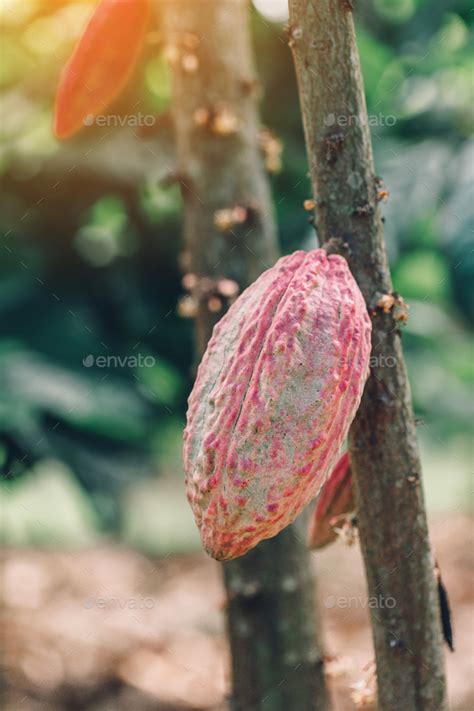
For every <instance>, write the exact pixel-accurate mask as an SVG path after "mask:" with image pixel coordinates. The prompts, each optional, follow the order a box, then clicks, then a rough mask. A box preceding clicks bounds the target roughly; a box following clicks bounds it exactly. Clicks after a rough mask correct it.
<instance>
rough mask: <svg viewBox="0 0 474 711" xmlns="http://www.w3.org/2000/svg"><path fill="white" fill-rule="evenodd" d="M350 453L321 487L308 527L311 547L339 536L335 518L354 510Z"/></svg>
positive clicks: (330, 541)
mask: <svg viewBox="0 0 474 711" xmlns="http://www.w3.org/2000/svg"><path fill="white" fill-rule="evenodd" d="M354 507H355V503H354V491H353V489H352V472H351V464H350V461H349V453H348V452H344V454H342V455H341V457H340V458H339V460H338V462H337V464H336V466H335V467H334V469H333V470H332V472H331V473H330V475H329V477H328V478H327V481H326V482H325V484H324V485H323V488H322V489H321V493H320V495H319V498H318V500H317V502H316V507H315V509H314V511H313V514H312V516H311V520H310V522H309V529H308V545H309V547H310V548H324V546H327V545H328V543H332V542H333V541H335V540H336V538H337V533H336V531H335V529H334V526H333V525H332V522H333V520H334V519H337V518H338V517H340V516H344V515H345V514H349V513H350V512H351V511H354Z"/></svg>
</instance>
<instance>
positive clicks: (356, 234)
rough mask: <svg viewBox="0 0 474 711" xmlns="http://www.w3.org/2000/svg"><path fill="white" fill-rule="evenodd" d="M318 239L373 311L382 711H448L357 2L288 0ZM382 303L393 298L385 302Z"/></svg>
mask: <svg viewBox="0 0 474 711" xmlns="http://www.w3.org/2000/svg"><path fill="white" fill-rule="evenodd" d="M289 5H290V25H289V41H290V45H291V47H292V50H293V54H294V59H295V65H296V73H297V77H298V84H299V91H300V99H301V106H302V112H303V120H304V127H305V134H306V142H307V149H308V156H309V163H310V168H311V177H312V183H313V190H314V198H315V202H316V209H315V220H316V226H317V230H318V235H319V238H320V241H321V242H322V243H324V244H325V245H326V246H327V247H329V248H330V249H332V250H337V251H339V252H341V253H342V254H344V255H345V256H346V257H347V259H348V261H349V264H350V267H351V270H352V272H353V274H354V276H355V277H356V279H357V281H358V283H359V286H360V288H361V290H362V292H363V294H364V297H365V300H366V303H367V307H368V309H369V311H370V313H371V314H372V315H373V343H372V346H373V353H372V356H373V357H372V362H374V363H375V365H374V366H373V367H372V370H371V376H370V379H369V381H368V382H367V386H366V388H365V393H364V396H363V399H362V403H361V406H360V409H359V412H358V414H357V416H356V419H355V421H354V423H353V425H352V428H351V432H350V452H351V462H352V466H353V469H354V479H355V493H356V502H357V510H358V520H359V527H360V538H361V545H362V552H363V555H364V560H365V567H366V575H367V581H368V587H369V595H370V596H375V597H377V598H378V599H380V600H382V601H384V604H383V606H380V607H378V608H377V609H372V610H371V612H372V624H373V635H374V643H375V651H376V661H377V676H378V699H379V701H378V703H379V708H380V709H381V710H383V711H388V710H389V709H390V710H391V711H392V710H393V711H400V709H403V711H425V710H426V711H427V710H428V709H429V710H430V711H440V710H441V709H443V708H445V706H446V687H445V678H444V662H443V653H442V646H441V645H442V643H441V634H440V624H439V609H438V600H437V597H436V589H435V579H434V574H433V560H432V557H431V553H430V546H429V538H428V530H427V522H426V514H425V508H424V502H423V493H422V488H421V468H420V461H419V455H418V448H417V440H416V432H415V424H414V418H413V411H412V405H411V397H410V388H409V383H408V380H407V374H406V370H405V365H404V361H403V354H402V348H401V343H400V322H399V320H397V319H399V318H400V317H401V318H404V317H405V312H404V310H403V305H402V304H401V302H400V301H399V300H398V297H397V296H396V295H395V296H393V295H392V284H391V279H390V272H389V267H388V264H387V256H386V251H385V246H384V240H383V224H382V221H381V215H380V210H379V207H378V201H379V199H380V198H381V197H382V196H383V195H384V193H383V186H382V185H381V183H380V181H379V179H378V178H376V176H375V172H374V165H373V158H372V147H371V141H370V135H369V129H368V121H367V110H366V106H365V98H364V91H363V82H362V77H361V72H360V65H359V56H358V51H357V45H356V39H355V32H354V26H353V19H352V12H351V2H350V1H349V0H290V3H289ZM384 295H385V296H384Z"/></svg>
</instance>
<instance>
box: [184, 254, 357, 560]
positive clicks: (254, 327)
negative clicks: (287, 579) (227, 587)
mask: <svg viewBox="0 0 474 711" xmlns="http://www.w3.org/2000/svg"><path fill="white" fill-rule="evenodd" d="M370 331H371V324H370V319H369V317H368V315H367V310H366V307H365V303H364V299H363V297H362V294H361V293H360V291H359V288H358V286H357V284H356V282H355V281H354V279H353V277H352V275H351V273H350V271H349V268H348V266H347V263H346V261H345V260H344V259H343V258H342V257H340V256H338V255H331V256H327V254H326V252H325V251H324V250H322V249H317V250H314V251H311V252H301V251H298V252H295V253H294V254H292V255H290V256H287V257H283V258H282V259H280V260H279V261H278V262H277V263H276V265H275V266H274V267H272V268H271V269H268V270H267V271H266V272H264V273H263V274H262V275H261V276H260V277H259V278H258V279H257V281H256V282H254V283H253V284H252V285H251V286H250V287H249V288H248V289H246V290H245V291H244V292H243V293H242V294H241V295H240V297H239V298H238V299H237V300H236V301H235V303H234V304H233V305H232V306H231V308H230V309H229V311H228V312H227V314H226V315H225V316H224V317H223V318H222V319H221V320H220V322H219V323H218V324H217V325H216V327H215V328H214V332H213V334H212V337H211V339H210V341H209V343H208V347H207V350H206V353H205V354H204V357H203V359H202V362H201V364H200V366H199V369H198V373H197V377H196V382H195V384H194V388H193V390H192V392H191V395H190V397H189V401H188V404H189V407H188V413H187V426H186V429H185V432H184V447H183V458H184V469H185V474H186V491H187V496H188V499H189V502H190V504H191V508H192V509H193V512H194V516H195V519H196V523H197V525H198V528H199V530H200V533H201V539H202V543H203V545H204V548H205V549H206V551H207V552H208V553H209V554H210V555H211V556H213V557H214V558H217V559H218V560H228V559H231V558H235V557H237V556H240V555H243V554H244V553H246V552H247V551H248V550H249V549H250V548H253V547H254V546H256V545H257V543H258V542H259V541H261V540H262V539H264V538H271V537H272V536H275V535H276V534H277V533H279V531H281V530H282V529H283V528H285V527H286V526H288V525H289V524H290V523H291V522H292V521H293V520H294V519H295V518H296V517H297V516H298V514H299V513H300V512H301V511H302V510H303V508H304V507H305V506H306V505H307V504H308V503H309V501H310V500H311V499H313V498H314V497H315V496H316V494H317V493H318V491H319V489H320V487H321V486H322V484H323V483H324V481H325V479H326V477H327V475H328V473H329V472H330V471H331V470H332V469H333V467H334V464H335V462H336V460H337V457H338V454H339V451H340V449H341V445H342V441H343V440H344V438H345V436H346V434H347V430H348V428H349V425H350V424H351V422H352V419H353V418H354V415H355V413H356V410H357V408H358V405H359V402H360V398H361V394H362V390H363V387H364V384H365V381H366V378H367V375H368V364H369V354H370Z"/></svg>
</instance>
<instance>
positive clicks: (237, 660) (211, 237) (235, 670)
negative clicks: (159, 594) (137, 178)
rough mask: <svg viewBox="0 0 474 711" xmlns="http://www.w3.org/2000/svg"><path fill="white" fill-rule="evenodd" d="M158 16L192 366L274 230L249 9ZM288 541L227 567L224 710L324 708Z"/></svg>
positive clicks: (224, 4)
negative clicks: (228, 670) (192, 328)
mask: <svg viewBox="0 0 474 711" xmlns="http://www.w3.org/2000/svg"><path fill="white" fill-rule="evenodd" d="M160 7H161V8H162V11H163V17H164V24H165V37H166V41H167V43H168V47H167V56H168V58H169V60H170V64H171V69H172V72H173V84H174V118H175V127H176V141H177V152H178V170H177V176H176V177H177V179H178V180H179V182H180V184H181V187H182V192H183V198H184V206H185V218H184V222H185V223H184V235H185V254H184V258H183V266H184V270H185V272H188V273H189V274H192V275H196V277H197V279H196V277H192V276H191V277H189V278H188V280H187V281H188V282H189V284H190V285H191V286H192V297H191V298H192V299H194V303H195V306H196V309H197V313H196V353H197V356H198V358H199V357H200V356H201V355H202V353H203V351H204V349H205V346H206V343H207V341H208V339H209V337H210V335H211V332H212V328H213V326H214V324H215V323H216V321H217V320H218V319H219V318H220V316H222V314H223V312H224V309H225V307H226V306H227V301H226V298H225V295H224V294H223V293H222V291H219V289H220V287H219V284H222V279H223V278H225V279H230V280H233V281H235V282H237V283H238V285H239V287H240V288H244V287H245V286H247V285H248V284H249V283H251V282H252V281H253V280H254V279H255V278H256V277H257V276H258V275H259V273H260V272H261V271H263V270H264V269H266V268H267V267H270V266H271V265H273V263H274V261H275V258H276V253H277V246H276V231H275V224H274V217H273V210H272V205H271V200H270V193H269V186H268V181H267V178H266V176H265V173H264V169H263V161H262V158H261V156H260V154H259V148H258V130H259V125H258V115H257V107H256V96H257V94H258V84H257V82H256V80H255V72H254V67H253V64H252V61H251V56H252V55H251V47H250V38H249V31H248V26H247V21H248V18H247V10H248V7H247V2H246V0H200V1H199V2H196V0H168V1H167V2H165V3H163V4H162V5H160ZM235 208H237V209H235ZM227 285H228V282H227ZM219 302H220V304H221V306H222V308H221V309H220V310H218V311H214V309H217V308H218V307H219ZM210 307H211V308H210ZM296 534H297V529H296V528H295V527H291V528H289V529H287V530H286V531H284V532H283V533H281V534H280V535H279V536H277V537H276V538H274V539H272V540H270V541H265V542H263V543H262V544H260V545H259V546H258V547H257V548H256V549H254V550H253V551H250V552H249V553H248V554H247V555H245V556H243V557H242V558H239V559H237V560H235V561H230V562H228V563H225V564H224V565H223V568H224V580H225V586H226V589H227V596H228V604H227V621H228V631H229V637H230V647H231V654H232V676H233V692H232V699H231V706H232V708H233V709H237V710H238V711H257V710H259V709H265V710H266V711H280V710H281V711H283V709H284V710H285V711H288V709H290V708H291V709H292V710H294V711H307V710H308V711H309V710H310V709H325V708H327V706H326V693H325V686H324V676H323V666H322V655H321V651H320V648H319V642H318V638H317V635H316V626H315V617H314V600H313V595H314V590H313V583H312V580H311V575H310V562H309V555H308V552H307V551H306V546H305V544H304V543H303V541H302V540H301V539H300V538H299V537H298V536H297V535H296Z"/></svg>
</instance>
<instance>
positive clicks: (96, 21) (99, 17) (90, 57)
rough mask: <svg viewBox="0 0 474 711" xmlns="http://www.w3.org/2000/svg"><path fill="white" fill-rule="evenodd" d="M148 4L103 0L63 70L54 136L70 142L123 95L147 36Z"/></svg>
mask: <svg viewBox="0 0 474 711" xmlns="http://www.w3.org/2000/svg"><path fill="white" fill-rule="evenodd" d="M148 14H149V0H101V1H100V2H99V3H98V5H97V7H96V9H95V10H94V13H93V15H92V17H91V19H90V20H89V23H88V25H87V27H86V29H85V31H84V33H83V35H82V37H81V38H80V40H79V42H78V44H77V46H76V48H75V49H74V52H73V54H72V57H71V58H70V60H69V62H68V63H67V65H66V67H65V68H64V70H63V72H62V75H61V79H60V82H59V86H58V90H57V92H56V106H55V117H54V132H55V134H56V136H57V138H69V137H70V136H72V135H74V134H75V133H76V132H77V131H78V130H79V129H80V128H82V126H84V125H88V124H87V119H88V117H91V118H93V116H94V114H95V113H96V112H98V111H105V109H106V108H107V106H109V104H110V103H111V102H112V101H113V100H114V99H115V98H116V97H117V96H118V94H120V92H121V90H122V89H123V87H124V86H125V84H126V83H127V81H128V79H129V77H130V74H131V72H132V70H133V68H134V66H135V62H136V60H137V58H138V54H139V51H140V48H141V45H142V43H143V39H144V37H145V30H146V25H147V20H148Z"/></svg>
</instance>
